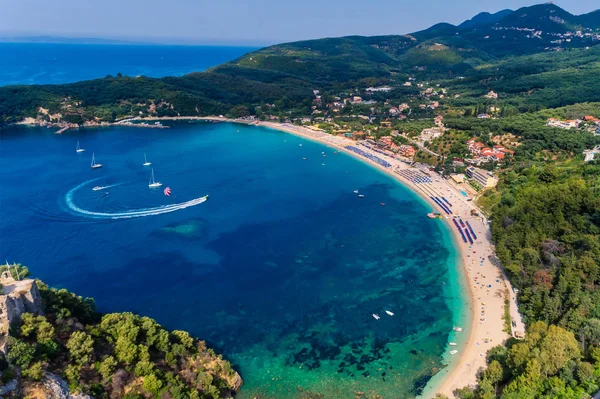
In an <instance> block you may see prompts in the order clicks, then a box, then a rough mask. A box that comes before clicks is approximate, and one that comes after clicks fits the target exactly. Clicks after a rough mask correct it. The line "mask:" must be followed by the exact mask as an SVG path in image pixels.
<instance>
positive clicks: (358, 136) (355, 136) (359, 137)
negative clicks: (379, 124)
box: [352, 132, 367, 140]
mask: <svg viewBox="0 0 600 399" xmlns="http://www.w3.org/2000/svg"><path fill="white" fill-rule="evenodd" d="M365 137H367V133H365V132H354V133H352V138H353V139H355V140H364V138H365Z"/></svg>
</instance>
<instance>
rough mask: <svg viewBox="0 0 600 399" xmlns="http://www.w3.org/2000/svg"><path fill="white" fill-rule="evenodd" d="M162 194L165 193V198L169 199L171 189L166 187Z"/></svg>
mask: <svg viewBox="0 0 600 399" xmlns="http://www.w3.org/2000/svg"><path fill="white" fill-rule="evenodd" d="M163 193H165V195H166V196H167V197H169V196H170V195H171V189H170V188H169V187H167V188H165V189H164V191H163Z"/></svg>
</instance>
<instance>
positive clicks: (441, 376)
mask: <svg viewBox="0 0 600 399" xmlns="http://www.w3.org/2000/svg"><path fill="white" fill-rule="evenodd" d="M212 119H213V118H210V119H209V120H212ZM214 119H216V120H224V119H221V118H214ZM224 121H227V122H233V123H246V124H247V122H245V121H243V122H242V121H236V120H224ZM259 126H263V127H268V128H271V129H275V130H280V131H283V132H286V133H290V134H295V135H298V136H301V137H303V138H305V139H309V140H312V141H316V142H319V143H321V144H324V145H326V146H331V147H334V148H336V149H337V150H340V151H343V152H344V153H346V154H348V155H351V156H353V157H354V158H356V159H358V160H361V161H363V162H366V163H367V164H369V165H371V166H374V167H376V168H377V169H379V170H380V171H381V172H383V173H385V174H386V175H388V176H390V177H392V178H393V179H394V180H396V181H398V182H399V183H401V184H402V185H403V186H404V187H407V188H408V189H410V190H411V191H412V192H413V193H415V194H416V195H417V196H418V197H419V198H420V199H422V200H424V201H425V203H427V204H428V205H430V206H431V207H432V209H436V210H438V211H441V209H440V208H439V206H438V205H437V204H436V203H435V202H434V201H433V200H432V199H431V198H430V196H429V195H428V193H427V192H425V191H424V190H423V189H422V188H421V187H419V185H417V184H415V183H413V182H411V181H409V180H408V179H406V178H404V177H403V176H401V175H399V174H398V173H397V172H396V170H397V169H395V168H393V169H392V168H384V167H383V166H381V165H379V164H377V163H375V162H373V161H371V160H369V159H366V158H364V157H362V156H359V155H358V154H356V153H354V152H352V151H349V150H348V149H346V148H345V147H344V144H347V145H355V144H356V143H355V142H353V141H350V140H346V139H341V138H337V137H333V136H330V135H328V134H326V133H322V132H315V131H312V130H309V129H306V128H302V127H299V126H292V125H284V124H280V123H274V122H260V125H259ZM333 139H335V140H333ZM341 140H344V141H346V142H342V141H341ZM378 156H380V157H381V155H380V154H378ZM386 160H387V161H389V158H386ZM397 166H398V167H402V168H403V169H411V168H410V167H409V166H408V165H403V164H402V163H400V162H398V164H397ZM435 184H436V189H437V191H438V192H440V193H441V192H442V191H441V190H442V188H446V187H447V188H446V189H450V190H453V192H452V194H451V195H453V197H452V198H453V200H454V202H453V205H454V208H453V212H454V213H455V214H459V215H460V216H461V217H462V218H463V219H464V220H471V221H472V222H473V220H474V219H479V218H473V217H470V216H466V215H467V214H469V215H470V210H471V209H476V208H475V206H474V205H473V204H472V203H471V202H468V201H466V198H465V197H464V196H462V195H461V194H460V193H459V190H458V189H457V188H456V187H453V186H451V185H450V184H449V183H447V182H446V181H445V180H443V179H440V181H439V182H437V183H435ZM446 195H447V194H446ZM461 196H462V198H461ZM456 199H458V200H459V201H456ZM457 205H458V207H457ZM457 208H458V212H457ZM443 220H444V221H445V223H447V227H448V229H450V231H451V235H450V237H451V239H452V241H453V245H454V247H455V248H456V249H457V251H458V255H459V259H460V264H459V265H457V267H458V268H459V269H460V273H461V275H462V277H464V282H465V283H466V284H467V286H468V292H467V293H465V294H466V298H465V299H467V301H468V303H469V305H470V309H469V310H470V314H471V317H470V319H471V320H470V325H468V326H462V327H463V328H464V329H465V330H466V331H464V332H463V334H468V335H467V337H466V339H464V342H465V344H464V347H462V348H461V347H459V346H457V347H455V348H457V349H458V350H459V353H458V357H456V358H452V357H451V356H452V355H449V350H450V349H448V350H446V352H445V354H444V358H445V359H449V362H448V363H449V365H448V367H446V368H444V369H443V370H442V371H440V372H438V373H437V374H435V375H434V376H433V377H432V379H431V380H430V381H429V383H428V384H427V386H426V387H425V390H424V391H423V393H422V395H421V396H420V397H421V398H424V399H426V398H433V397H435V395H436V394H437V393H440V394H444V395H446V396H448V397H449V398H452V397H454V395H453V393H452V392H453V391H454V390H456V389H458V388H462V387H465V386H468V385H476V383H477V372H478V371H479V369H480V368H482V367H483V368H485V367H487V364H486V357H485V354H486V352H487V350H489V349H491V348H492V347H493V346H496V345H500V344H502V343H503V342H504V341H505V340H506V339H508V338H509V337H510V336H509V335H508V334H507V333H505V332H504V331H503V329H504V320H503V319H502V315H503V314H504V296H500V297H498V296H497V292H495V295H493V296H491V295H490V294H492V292H491V289H485V290H484V291H485V294H486V296H483V294H481V293H479V292H477V286H479V290H480V291H481V290H483V289H484V286H485V285H488V284H492V286H493V288H494V290H496V289H500V290H502V291H504V290H505V289H506V288H509V287H510V285H506V283H508V281H507V280H506V279H505V277H504V275H503V273H502V271H501V270H500V269H498V267H497V266H495V264H494V263H492V262H490V260H489V259H487V256H494V250H493V244H492V242H491V232H490V229H489V227H488V225H487V220H486V219H485V218H481V220H480V222H479V223H478V224H475V223H474V222H473V223H472V224H473V228H474V229H475V230H476V232H477V234H478V239H479V241H477V242H476V243H475V244H474V245H473V246H472V248H469V245H468V244H464V243H463V242H462V237H461V236H460V234H459V232H458V230H457V229H456V228H455V226H454V225H453V223H452V222H451V220H452V219H446V218H444V219H443ZM470 250H474V251H475V252H476V253H475V254H473V253H471V252H472V251H470ZM479 254H481V255H482V256H483V257H485V258H486V260H485V261H484V262H483V265H482V266H478V270H477V271H475V270H474V269H473V267H475V266H477V265H475V259H474V258H476V257H478V256H479ZM471 255H473V257H472V256H471ZM469 261H470V263H469ZM482 276H484V277H482ZM481 281H484V282H485V284H481ZM497 281H498V282H499V284H498V283H497ZM494 284H495V285H496V287H494ZM479 309H482V310H483V309H484V311H485V316H484V317H481V316H480V314H481V313H480V312H481V311H482V310H479ZM481 318H485V321H481ZM449 348H452V347H449Z"/></svg>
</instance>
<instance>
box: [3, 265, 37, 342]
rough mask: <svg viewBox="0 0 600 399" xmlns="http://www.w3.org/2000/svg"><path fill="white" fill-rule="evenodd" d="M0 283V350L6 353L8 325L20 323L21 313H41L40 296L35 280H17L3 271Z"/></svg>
mask: <svg viewBox="0 0 600 399" xmlns="http://www.w3.org/2000/svg"><path fill="white" fill-rule="evenodd" d="M0 284H1V285H2V295H0V352H2V353H6V338H7V336H8V332H9V327H10V325H11V324H15V323H20V322H21V315H22V314H23V313H33V314H36V315H39V314H42V312H43V311H42V297H41V295H40V291H39V290H38V287H37V285H36V283H35V280H31V279H29V280H21V281H17V280H15V279H13V278H12V277H11V276H10V274H9V273H8V272H4V273H2V276H0Z"/></svg>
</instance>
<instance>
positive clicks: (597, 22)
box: [577, 10, 600, 29]
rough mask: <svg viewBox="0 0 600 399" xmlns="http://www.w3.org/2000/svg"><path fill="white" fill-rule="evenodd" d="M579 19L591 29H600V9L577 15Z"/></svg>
mask: <svg viewBox="0 0 600 399" xmlns="http://www.w3.org/2000/svg"><path fill="white" fill-rule="evenodd" d="M577 21H578V22H579V23H580V24H581V25H583V26H585V27H586V28H590V29H600V10H596V11H592V12H590V13H589V14H583V15H580V16H578V17H577Z"/></svg>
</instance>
